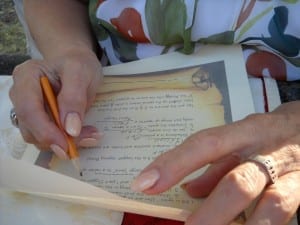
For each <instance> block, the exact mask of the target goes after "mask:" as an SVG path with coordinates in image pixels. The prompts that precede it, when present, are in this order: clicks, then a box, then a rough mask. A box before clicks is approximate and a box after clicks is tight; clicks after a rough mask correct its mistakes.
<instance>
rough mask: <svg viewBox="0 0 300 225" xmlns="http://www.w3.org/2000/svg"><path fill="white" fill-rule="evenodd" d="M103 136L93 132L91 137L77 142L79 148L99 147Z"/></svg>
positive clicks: (100, 133)
mask: <svg viewBox="0 0 300 225" xmlns="http://www.w3.org/2000/svg"><path fill="white" fill-rule="evenodd" d="M103 136H104V133H102V132H94V133H92V135H91V137H87V138H83V139H81V140H80V141H79V143H78V144H79V146H81V147H94V146H97V145H99V143H100V140H101V138H102V137H103Z"/></svg>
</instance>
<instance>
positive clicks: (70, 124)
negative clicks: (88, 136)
mask: <svg viewBox="0 0 300 225" xmlns="http://www.w3.org/2000/svg"><path fill="white" fill-rule="evenodd" d="M65 127H66V131H67V133H68V134H69V135H71V136H73V137H77V136H78V135H79V134H80V130H81V120H80V117H79V115H78V113H75V112H73V113H68V114H67V117H66V121H65Z"/></svg>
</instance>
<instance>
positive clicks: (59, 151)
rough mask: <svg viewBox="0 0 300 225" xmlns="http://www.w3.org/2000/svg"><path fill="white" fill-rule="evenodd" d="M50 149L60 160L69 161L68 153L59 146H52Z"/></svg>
mask: <svg viewBox="0 0 300 225" xmlns="http://www.w3.org/2000/svg"><path fill="white" fill-rule="evenodd" d="M50 149H51V150H52V151H53V152H54V153H55V155H56V156H57V157H58V158H60V159H68V158H69V157H68V156H67V153H66V152H65V151H64V150H63V149H62V148H61V147H59V146H58V145H55V144H52V145H50Z"/></svg>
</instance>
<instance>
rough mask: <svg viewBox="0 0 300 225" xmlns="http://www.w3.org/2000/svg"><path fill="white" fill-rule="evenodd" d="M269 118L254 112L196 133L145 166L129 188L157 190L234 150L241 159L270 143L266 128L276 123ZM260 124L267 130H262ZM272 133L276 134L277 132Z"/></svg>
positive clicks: (149, 192) (169, 185)
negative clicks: (223, 124)
mask: <svg viewBox="0 0 300 225" xmlns="http://www.w3.org/2000/svg"><path fill="white" fill-rule="evenodd" d="M272 121H273V120H272V119H267V118H266V117H265V116H257V115H255V116H250V117H247V118H246V119H244V120H241V121H238V122H235V123H232V124H230V125H225V126H221V127H215V128H210V129H206V130H203V131H200V132H197V133H195V134H193V135H192V136H190V137H189V138H187V139H186V140H185V141H184V142H183V143H182V144H181V145H179V146H177V147H175V148H174V149H172V150H171V151H168V152H166V153H164V154H162V155H161V156H159V157H158V158H157V159H156V160H155V161H154V162H152V163H151V164H150V165H149V166H147V167H146V168H145V169H144V170H143V171H142V173H141V174H140V175H139V176H138V177H137V178H136V179H135V180H134V181H133V183H132V189H133V190H135V191H143V192H145V193H147V194H156V193H160V192H163V191H165V190H167V189H168V188H169V187H171V186H173V185H174V184H176V183H178V182H179V181H180V180H181V179H182V178H184V177H185V176H187V175H188V174H190V173H192V172H193V171H195V170H197V169H199V168H201V167H203V166H205V165H207V164H209V163H212V162H214V161H216V160H218V159H219V158H222V157H224V156H225V155H228V154H231V153H233V152H235V154H237V155H240V157H242V158H243V157H247V156H248V155H250V154H251V153H252V152H253V151H255V150H256V149H257V148H258V147H259V148H266V146H263V147H262V146H261V145H262V143H264V144H265V145H266V144H269V143H271V142H269V141H268V140H269V139H270V137H269V134H268V132H267V131H268V128H271V127H272V126H276V125H274V122H272ZM258 124H259V126H258ZM262 127H263V128H266V130H265V131H262ZM258 129H259V130H258ZM271 130H272V128H271ZM272 135H275V137H276V135H280V133H278V134H276V133H273V134H272ZM272 137H273V138H274V136H272ZM257 143H259V145H258V144H257ZM243 154H245V156H243Z"/></svg>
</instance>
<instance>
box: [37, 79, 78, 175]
mask: <svg viewBox="0 0 300 225" xmlns="http://www.w3.org/2000/svg"><path fill="white" fill-rule="evenodd" d="M41 87H42V90H43V93H44V95H45V98H46V101H47V103H48V105H49V108H50V111H51V114H52V116H53V118H54V121H55V123H56V125H57V126H58V128H59V129H60V130H61V131H62V132H63V133H64V135H65V137H66V140H67V143H68V155H69V157H70V159H71V160H72V163H73V165H74V167H75V169H76V170H77V171H78V173H79V174H80V176H82V172H81V169H80V165H79V154H78V151H77V148H76V145H75V143H74V140H73V138H72V137H71V136H70V135H69V134H67V133H66V132H65V129H64V128H63V126H62V124H61V122H60V118H59V109H58V104H57V101H56V97H55V95H54V92H53V90H52V87H51V84H50V82H49V80H48V77H47V76H42V77H41Z"/></svg>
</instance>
